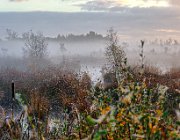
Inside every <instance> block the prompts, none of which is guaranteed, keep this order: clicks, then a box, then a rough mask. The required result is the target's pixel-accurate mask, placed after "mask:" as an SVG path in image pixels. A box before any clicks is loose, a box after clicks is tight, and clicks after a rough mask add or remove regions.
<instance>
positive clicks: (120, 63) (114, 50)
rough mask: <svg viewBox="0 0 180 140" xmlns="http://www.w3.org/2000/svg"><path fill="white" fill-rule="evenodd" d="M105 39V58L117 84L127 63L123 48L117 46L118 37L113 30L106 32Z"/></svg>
mask: <svg viewBox="0 0 180 140" xmlns="http://www.w3.org/2000/svg"><path fill="white" fill-rule="evenodd" d="M107 39H108V42H107V48H106V56H107V59H108V61H109V62H110V64H111V66H112V70H113V72H115V74H116V79H117V81H118V83H119V82H120V81H121V80H122V79H123V73H124V69H125V67H126V61H127V59H126V55H125V52H124V50H123V48H122V47H121V46H119V45H118V35H117V33H116V32H115V31H114V30H113V28H110V29H109V30H108V34H107Z"/></svg>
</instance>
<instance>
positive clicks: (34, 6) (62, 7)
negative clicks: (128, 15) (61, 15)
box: [0, 0, 180, 12]
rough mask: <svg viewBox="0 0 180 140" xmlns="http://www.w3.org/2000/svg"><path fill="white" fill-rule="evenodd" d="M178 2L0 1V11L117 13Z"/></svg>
mask: <svg viewBox="0 0 180 140" xmlns="http://www.w3.org/2000/svg"><path fill="white" fill-rule="evenodd" d="M179 4H180V0H0V11H56V12H57V11H61V12H62V11H63V12H77V11H109V10H110V11H112V10H113V11H114V10H115V11H117V10H119V9H120V8H122V7H128V8H133V7H139V8H149V7H164V8H166V7H178V6H179Z"/></svg>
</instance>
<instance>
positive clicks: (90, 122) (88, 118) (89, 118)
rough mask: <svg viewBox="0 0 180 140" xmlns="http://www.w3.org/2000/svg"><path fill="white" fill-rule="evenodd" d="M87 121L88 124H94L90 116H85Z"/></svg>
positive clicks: (94, 121)
mask: <svg viewBox="0 0 180 140" xmlns="http://www.w3.org/2000/svg"><path fill="white" fill-rule="evenodd" d="M86 120H87V122H88V123H89V124H90V125H95V124H96V120H95V119H93V118H92V117H91V116H89V115H88V116H87V118H86Z"/></svg>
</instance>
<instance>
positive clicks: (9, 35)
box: [6, 29, 18, 40]
mask: <svg viewBox="0 0 180 140" xmlns="http://www.w3.org/2000/svg"><path fill="white" fill-rule="evenodd" d="M6 33H7V37H6V39H8V40H14V39H17V38H18V34H17V32H15V31H13V30H11V29H6Z"/></svg>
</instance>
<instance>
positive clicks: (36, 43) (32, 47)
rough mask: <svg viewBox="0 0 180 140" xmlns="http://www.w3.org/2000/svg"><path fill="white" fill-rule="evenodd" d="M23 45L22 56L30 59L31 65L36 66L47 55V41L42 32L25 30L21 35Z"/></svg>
mask: <svg viewBox="0 0 180 140" xmlns="http://www.w3.org/2000/svg"><path fill="white" fill-rule="evenodd" d="M22 36H23V39H24V40H25V47H24V48H23V51H24V56H25V57H26V58H28V60H30V63H31V65H33V66H34V67H37V65H39V64H40V63H42V61H43V60H45V59H46V57H47V56H48V53H47V45H48V44H47V43H46V40H45V37H44V36H43V34H42V33H36V34H35V33H33V32H32V31H31V32H26V33H24V34H23V35H22Z"/></svg>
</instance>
